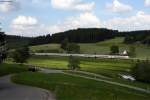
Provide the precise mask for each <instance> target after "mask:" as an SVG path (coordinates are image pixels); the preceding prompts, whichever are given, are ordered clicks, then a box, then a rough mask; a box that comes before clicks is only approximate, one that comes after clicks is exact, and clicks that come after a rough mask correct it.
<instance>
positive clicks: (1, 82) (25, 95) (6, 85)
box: [0, 75, 55, 100]
mask: <svg viewBox="0 0 150 100" xmlns="http://www.w3.org/2000/svg"><path fill="white" fill-rule="evenodd" d="M10 78H11V75H9V76H4V77H0V100H55V99H54V97H53V95H52V94H51V93H50V92H49V91H47V90H44V89H40V88H35V87H29V86H24V85H18V84H14V83H12V82H11V81H10Z"/></svg>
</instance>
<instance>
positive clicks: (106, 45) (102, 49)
mask: <svg viewBox="0 0 150 100" xmlns="http://www.w3.org/2000/svg"><path fill="white" fill-rule="evenodd" d="M123 41H124V37H116V38H114V39H109V40H106V41H103V42H97V43H79V45H80V48H81V53H90V54H95V53H97V54H108V53H109V52H110V46H112V45H118V46H119V48H120V52H123V51H124V50H128V49H129V46H130V45H134V46H135V47H136V54H137V57H138V58H149V57H150V52H149V51H150V47H149V46H147V45H143V44H124V43H123ZM31 51H32V52H53V53H58V52H62V50H61V49H60V44H52V43H51V44H44V45H38V46H31Z"/></svg>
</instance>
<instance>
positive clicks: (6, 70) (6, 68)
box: [0, 63, 27, 76]
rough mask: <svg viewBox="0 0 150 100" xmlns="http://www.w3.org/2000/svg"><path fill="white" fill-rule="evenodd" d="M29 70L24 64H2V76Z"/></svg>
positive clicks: (0, 72)
mask: <svg viewBox="0 0 150 100" xmlns="http://www.w3.org/2000/svg"><path fill="white" fill-rule="evenodd" d="M24 71H27V68H26V67H25V66H24V65H18V64H6V63H3V64H0V76H3V75H8V74H13V73H20V72H24Z"/></svg>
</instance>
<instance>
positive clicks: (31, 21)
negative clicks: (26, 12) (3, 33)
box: [7, 15, 45, 36]
mask: <svg viewBox="0 0 150 100" xmlns="http://www.w3.org/2000/svg"><path fill="white" fill-rule="evenodd" d="M10 29H11V30H10V32H7V33H8V34H12V35H14V34H18V35H24V36H37V35H39V33H40V32H41V33H42V32H43V33H44V32H45V31H44V30H43V29H44V25H40V24H39V23H38V20H37V19H36V18H35V17H31V16H22V15H21V16H17V17H16V18H15V19H13V20H12V22H11V24H10Z"/></svg>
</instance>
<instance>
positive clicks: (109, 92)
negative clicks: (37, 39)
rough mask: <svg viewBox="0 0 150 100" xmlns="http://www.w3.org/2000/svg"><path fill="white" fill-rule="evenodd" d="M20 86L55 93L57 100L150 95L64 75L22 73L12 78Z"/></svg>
mask: <svg viewBox="0 0 150 100" xmlns="http://www.w3.org/2000/svg"><path fill="white" fill-rule="evenodd" d="M12 79H13V81H14V82H16V83H19V84H25V85H31V86H37V87H41V88H45V89H48V90H50V91H52V92H53V93H55V96H56V99H57V100H68V99H69V100H100V99H101V98H103V100H126V99H127V98H128V100H149V98H150V95H149V94H145V93H142V92H139V91H135V90H132V89H128V88H123V87H120V86H115V85H111V84H106V83H104V82H98V81H94V80H90V79H85V78H81V77H75V76H68V75H64V74H43V73H31V72H27V73H21V74H18V75H16V76H14V77H12Z"/></svg>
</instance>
